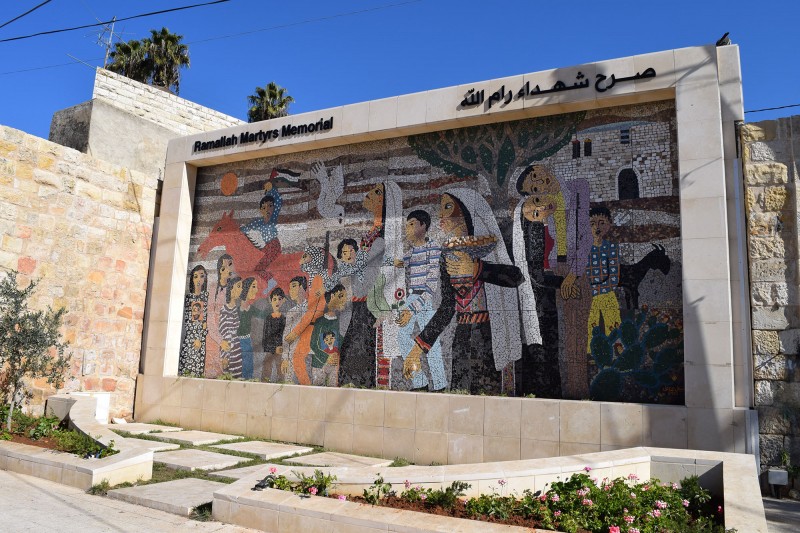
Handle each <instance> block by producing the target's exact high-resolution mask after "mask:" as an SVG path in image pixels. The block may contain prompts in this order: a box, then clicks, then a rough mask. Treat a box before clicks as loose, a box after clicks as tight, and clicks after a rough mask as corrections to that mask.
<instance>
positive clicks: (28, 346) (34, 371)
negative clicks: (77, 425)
mask: <svg viewBox="0 0 800 533" xmlns="http://www.w3.org/2000/svg"><path fill="white" fill-rule="evenodd" d="M36 284H37V282H36V281H31V282H30V283H29V284H28V286H27V287H25V288H19V286H18V284H17V272H15V271H11V272H9V273H8V274H7V275H6V276H5V277H4V278H3V280H2V281H0V395H2V397H3V398H2V399H3V401H4V403H6V404H8V407H9V409H8V418H7V420H6V430H7V431H11V416H12V414H13V413H14V409H16V408H18V407H20V406H21V405H22V402H23V401H25V400H27V399H30V398H31V396H32V395H31V392H30V390H28V388H27V387H26V385H25V379H26V378H27V379H37V378H44V379H46V380H47V382H48V383H50V384H51V385H53V386H54V387H56V388H58V387H60V386H61V384H62V383H63V382H64V374H65V373H66V371H67V369H68V368H69V358H70V356H69V355H68V354H67V353H66V348H67V344H68V343H67V342H64V341H62V339H61V333H60V332H59V328H60V327H61V321H62V318H63V316H64V314H65V313H66V309H63V308H61V309H58V310H53V309H52V308H51V307H50V306H48V307H47V309H46V310H44V311H34V310H31V309H29V307H28V300H29V298H30V296H31V294H32V293H33V290H34V288H35V287H36Z"/></svg>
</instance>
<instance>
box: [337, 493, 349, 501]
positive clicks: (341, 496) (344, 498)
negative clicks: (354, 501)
mask: <svg viewBox="0 0 800 533" xmlns="http://www.w3.org/2000/svg"><path fill="white" fill-rule="evenodd" d="M338 498H339V499H340V500H341V501H345V500H347V496H345V495H344V494H339V496H338Z"/></svg>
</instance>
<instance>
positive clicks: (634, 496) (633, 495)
mask: <svg viewBox="0 0 800 533" xmlns="http://www.w3.org/2000/svg"><path fill="white" fill-rule="evenodd" d="M631 498H633V499H634V500H635V499H636V493H635V492H631Z"/></svg>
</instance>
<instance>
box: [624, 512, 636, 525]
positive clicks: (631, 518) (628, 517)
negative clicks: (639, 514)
mask: <svg viewBox="0 0 800 533" xmlns="http://www.w3.org/2000/svg"><path fill="white" fill-rule="evenodd" d="M634 520H636V519H635V518H634V517H632V516H631V515H629V514H626V515H625V521H626V522H627V523H629V524H632V523H633V521H634Z"/></svg>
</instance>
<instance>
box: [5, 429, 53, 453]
mask: <svg viewBox="0 0 800 533" xmlns="http://www.w3.org/2000/svg"><path fill="white" fill-rule="evenodd" d="M11 442H18V443H20V444H29V445H31V446H36V447H37V448H47V449H48V450H57V449H58V443H57V442H56V439H53V438H51V437H42V438H41V439H39V440H33V439H29V438H28V437H24V436H22V435H14V434H13V433H12V434H11Z"/></svg>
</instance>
